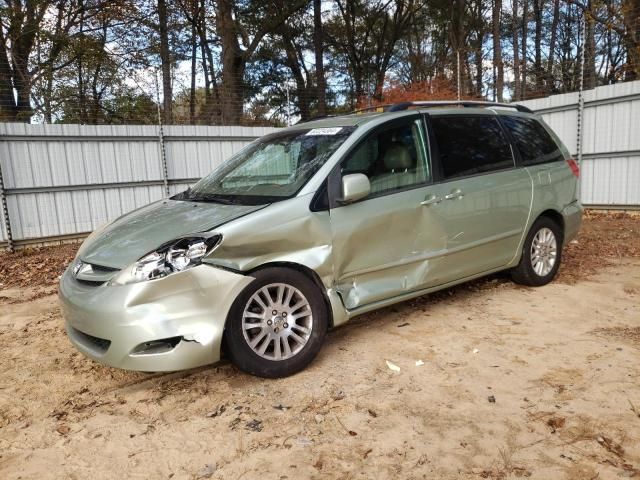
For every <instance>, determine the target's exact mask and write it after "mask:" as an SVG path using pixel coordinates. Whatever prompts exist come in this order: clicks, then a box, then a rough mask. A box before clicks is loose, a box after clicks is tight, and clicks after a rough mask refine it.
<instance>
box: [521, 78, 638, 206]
mask: <svg viewBox="0 0 640 480" xmlns="http://www.w3.org/2000/svg"><path fill="white" fill-rule="evenodd" d="M583 95H584V109H583V113H582V115H581V117H582V118H581V121H579V120H578V117H579V111H580V107H579V103H580V101H579V94H578V93H577V92H576V93H567V94H564V95H554V96H551V97H547V98H541V99H537V100H529V101H526V102H519V103H521V104H523V105H526V106H527V107H529V108H530V109H532V110H534V111H535V112H536V113H539V114H540V115H542V117H543V118H544V119H545V121H546V122H547V123H548V124H549V125H551V127H552V128H553V130H554V131H555V132H556V133H557V134H558V135H559V136H560V138H561V139H562V141H563V142H564V143H565V145H566V146H567V147H568V148H569V149H570V150H571V151H572V152H573V153H574V154H576V155H577V154H578V152H579V149H580V148H579V147H580V146H579V144H578V141H579V138H580V139H581V142H582V164H581V200H582V203H583V204H584V205H587V206H592V207H598V208H611V209H616V208H619V209H639V208H640V81H635V82H627V83H619V84H615V85H608V86H604V87H597V88H595V89H593V90H588V91H585V92H584V94H583ZM579 128H580V129H582V132H581V134H579V133H578V131H579Z"/></svg>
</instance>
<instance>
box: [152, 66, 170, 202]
mask: <svg viewBox="0 0 640 480" xmlns="http://www.w3.org/2000/svg"><path fill="white" fill-rule="evenodd" d="M155 79H156V105H157V106H158V140H159V141H160V162H161V165H162V181H163V183H164V194H165V195H166V196H167V197H168V196H169V194H170V192H169V172H168V170H167V152H166V150H165V148H164V131H163V129H162V114H161V113H160V82H159V81H158V71H157V70H156V75H155Z"/></svg>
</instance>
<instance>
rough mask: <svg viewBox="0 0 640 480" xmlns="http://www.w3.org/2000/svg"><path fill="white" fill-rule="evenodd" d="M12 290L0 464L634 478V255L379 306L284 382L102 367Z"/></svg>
mask: <svg viewBox="0 0 640 480" xmlns="http://www.w3.org/2000/svg"><path fill="white" fill-rule="evenodd" d="M25 291H26V292H27V294H28V293H29V292H28V290H25V289H19V288H16V287H12V288H5V289H4V290H2V291H0V294H1V298H0V346H1V348H0V478H2V479H17V478H25V479H27V478H38V479H42V478H70V479H87V478H91V479H92V480H97V479H102V478H174V479H183V478H184V479H194V478H220V479H239V478H243V479H253V478H263V479H298V478H344V479H347V478H367V479H368V478H402V479H412V478H429V479H449V478H451V479H454V478H456V479H458V478H463V479H465V478H469V479H472V478H518V477H529V478H536V479H545V480H546V479H552V478H560V479H572V480H582V479H595V478H598V479H609V478H611V479H619V478H628V477H634V476H635V477H638V478H640V259H639V258H632V259H628V260H618V261H617V262H615V264H614V265H612V266H609V267H607V268H606V269H604V270H603V271H602V272H601V273H599V274H598V275H596V276H593V277H591V278H590V279H588V280H585V281H578V282H577V283H575V284H572V285H570V284H565V283H559V282H556V283H553V284H551V285H548V286H546V287H542V288H539V289H529V288H522V287H517V286H515V285H513V284H512V283H510V282H509V281H508V280H507V279H505V278H502V277H496V278H494V279H493V280H489V281H482V282H476V283H475V284H472V285H466V286H461V287H458V288H455V289H452V290H448V291H446V292H444V293H440V294H436V295H432V296H427V297H423V298H420V299H418V300H415V301H411V302H406V303H403V304H400V305H398V306H395V307H391V308H387V309H384V310H382V311H379V312H376V313H374V314H370V315H367V316H364V317H361V318H359V319H357V320H355V321H354V322H353V323H351V324H349V325H347V326H345V327H343V328H340V329H337V330H335V331H333V332H331V333H330V334H329V335H328V337H327V341H326V344H325V347H324V348H323V350H322V351H321V353H320V355H319V357H318V358H317V360H316V361H315V362H314V363H313V364H312V365H311V366H310V368H308V369H307V370H306V371H304V372H302V373H300V374H298V375H296V376H294V377H291V378H287V379H282V380H263V379H258V378H253V377H250V376H248V375H245V374H243V373H241V372H239V371H238V370H237V369H236V368H235V367H233V366H232V365H230V364H227V363H222V364H220V365H217V366H213V367H207V368H201V369H197V370H192V371H188V372H181V373H174V374H140V373H131V372H124V371H119V370H114V369H110V368H107V367H103V366H100V365H98V364H96V363H94V362H92V361H91V360H88V359H86V358H84V357H83V356H82V355H80V354H78V353H76V352H75V350H74V349H73V348H72V347H71V345H70V344H69V343H68V341H67V339H66V337H65V334H64V330H63V321H62V318H61V316H60V312H59V310H58V306H57V299H56V297H55V295H51V294H48V293H49V292H52V291H53V290H50V291H44V292H42V293H39V294H38V295H36V298H35V299H32V300H30V301H24V296H25ZM27 296H28V295H27ZM37 297H40V298H37ZM387 360H388V361H390V362H392V364H395V365H397V366H398V367H399V368H400V372H394V371H392V370H390V369H389V368H388V366H387V363H386V361H387ZM418 360H421V361H422V362H424V364H423V365H421V366H417V365H416V361H418Z"/></svg>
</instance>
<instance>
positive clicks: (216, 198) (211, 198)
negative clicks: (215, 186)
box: [187, 192, 238, 205]
mask: <svg viewBox="0 0 640 480" xmlns="http://www.w3.org/2000/svg"><path fill="white" fill-rule="evenodd" d="M187 199H188V200H191V201H193V202H206V203H221V204H222V205H236V204H237V203H238V202H235V201H233V200H232V199H230V198H227V197H223V196H221V195H216V194H214V193H200V194H198V193H193V192H190V193H189V196H188V197H187Z"/></svg>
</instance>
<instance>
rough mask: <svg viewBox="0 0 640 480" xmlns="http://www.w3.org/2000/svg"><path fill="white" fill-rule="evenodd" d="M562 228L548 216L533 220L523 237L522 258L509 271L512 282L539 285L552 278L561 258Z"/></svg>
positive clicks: (556, 271)
mask: <svg viewBox="0 0 640 480" xmlns="http://www.w3.org/2000/svg"><path fill="white" fill-rule="evenodd" d="M562 242H563V236H562V229H561V228H560V226H559V225H558V224H557V223H556V222H554V221H553V220H551V219H550V218H548V217H540V218H539V219H538V220H536V221H535V223H534V224H533V226H532V227H531V230H529V234H528V235H527V238H526V239H525V242H524V246H523V249H522V258H521V259H520V263H519V264H518V266H517V267H515V268H514V269H513V270H512V271H511V277H512V279H513V281H514V282H516V283H520V284H522V285H529V286H533V287H539V286H542V285H546V284H547V283H549V282H550V281H551V280H553V279H554V277H555V276H556V273H558V268H560V261H561V258H562Z"/></svg>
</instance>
